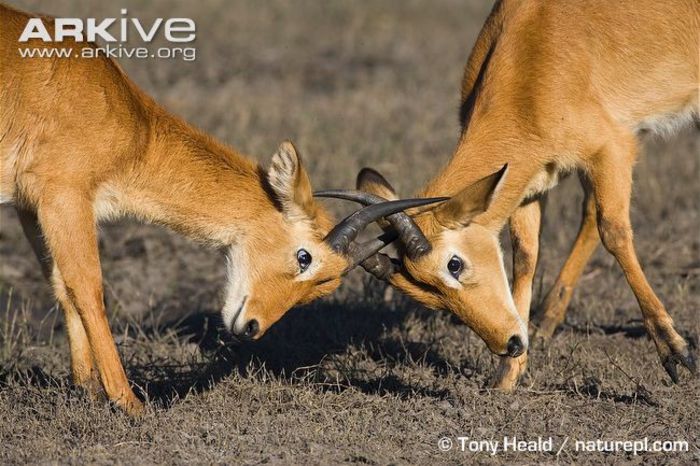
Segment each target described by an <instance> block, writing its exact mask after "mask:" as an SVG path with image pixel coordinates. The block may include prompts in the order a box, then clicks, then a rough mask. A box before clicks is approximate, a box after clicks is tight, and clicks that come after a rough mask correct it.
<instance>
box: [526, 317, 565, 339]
mask: <svg viewBox="0 0 700 466" xmlns="http://www.w3.org/2000/svg"><path fill="white" fill-rule="evenodd" d="M558 326H559V322H557V321H555V320H554V319H550V318H548V317H543V318H542V319H540V320H539V321H538V322H535V324H534V325H533V326H532V339H533V340H539V341H540V342H542V343H548V342H549V341H550V340H551V339H552V336H553V335H554V331H555V330H556V329H557V327H558Z"/></svg>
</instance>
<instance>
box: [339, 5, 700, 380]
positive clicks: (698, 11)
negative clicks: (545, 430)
mask: <svg viewBox="0 0 700 466" xmlns="http://www.w3.org/2000/svg"><path fill="white" fill-rule="evenodd" d="M699 37H700V3H699V2H698V1H697V0H667V1H663V2H657V1H655V0H620V1H615V2H610V1H606V0H575V1H574V0H572V1H534V0H522V1H515V0H504V1H500V2H497V3H496V5H495V7H494V8H493V11H492V12H491V14H490V16H489V18H488V19H487V21H486V24H485V25H484V27H483V29H482V31H481V33H480V35H479V37H478V40H477V42H476V45H475V46H474V50H473V51H472V53H471V56H470V57H469V60H468V62H467V65H466V69H465V72H464V78H463V82H462V100H461V111H460V121H461V124H462V134H461V137H460V139H459V143H458V145H457V148H456V149H455V151H454V155H453V156H452V159H451V160H450V161H449V163H448V164H447V166H446V167H445V168H443V169H442V171H440V172H439V174H438V175H437V176H436V177H435V178H433V179H432V180H431V181H430V182H429V183H428V185H427V186H426V187H425V188H424V189H423V190H422V191H421V195H422V196H433V195H436V194H440V195H450V196H452V199H451V200H450V201H448V202H447V203H445V204H443V205H441V206H439V207H438V208H437V209H435V210H433V211H431V212H429V213H427V214H425V215H421V216H419V217H416V218H415V222H414V221H413V220H411V219H410V218H407V216H406V215H405V214H398V215H394V216H393V217H389V220H391V223H392V224H393V228H394V229H395V230H397V231H398V233H399V234H400V238H401V240H402V242H403V247H402V249H401V250H400V252H401V260H400V261H392V260H389V258H388V257H386V256H385V255H376V256H374V257H373V258H371V259H370V260H368V261H366V262H365V264H364V265H365V267H366V268H367V269H368V270H369V271H371V272H373V273H374V274H375V275H377V276H379V277H383V278H385V279H387V280H389V281H390V282H391V283H392V284H393V285H394V286H396V287H398V288H399V289H401V290H403V291H404V292H406V293H408V294H409V295H410V296H412V297H414V298H415V299H417V300H418V301H420V302H421V303H423V304H425V305H426V306H428V307H431V308H442V309H449V310H451V311H453V312H455V313H456V314H457V315H459V316H460V317H461V318H462V319H463V320H464V321H465V322H466V323H467V324H468V325H469V326H470V327H471V328H473V329H474V330H475V331H476V332H477V333H478V334H479V335H480V336H481V337H482V338H483V339H484V340H485V341H486V343H487V345H488V346H489V348H490V349H491V350H492V351H494V352H496V353H498V354H504V353H508V354H510V355H511V356H517V357H516V358H503V359H502V361H501V367H500V368H499V373H498V374H497V376H496V379H495V385H496V386H497V387H500V388H504V389H512V388H513V387H514V385H515V384H516V383H517V380H518V378H519V376H520V375H521V374H522V372H523V371H524V369H525V366H526V361H527V359H526V358H527V354H526V353H525V352H524V350H525V349H526V348H527V339H526V337H525V330H524V329H519V325H520V322H521V321H524V322H527V320H528V317H529V312H530V301H531V296H532V281H533V277H534V273H535V266H536V262H537V255H538V248H539V229H540V221H541V207H540V203H539V202H538V200H539V198H540V197H541V195H542V194H543V193H545V192H547V191H548V190H550V189H551V188H552V187H554V186H555V185H556V184H557V181H558V179H559V178H560V177H561V176H563V175H565V174H567V173H570V172H577V173H578V175H579V176H580V178H581V181H582V184H583V187H584V189H585V193H586V200H585V202H584V214H583V223H582V225H581V229H580V232H579V236H578V238H577V239H576V242H575V244H574V247H573V249H572V251H571V254H570V256H569V259H568V260H567V261H566V264H565V265H564V267H563V269H562V271H561V273H560V275H559V278H558V279H557V281H556V283H555V285H554V287H553V289H552V291H551V292H550V293H549V296H548V298H547V299H546V305H545V310H544V317H543V319H542V321H541V323H540V331H541V332H542V333H543V334H544V335H545V336H549V335H551V334H552V331H553V330H554V328H555V327H556V325H557V324H558V323H560V322H561V321H562V320H563V316H564V311H565V309H566V306H567V304H568V302H569V299H570V297H571V292H572V290H573V287H574V285H575V283H576V281H577V279H578V277H579V276H580V275H581V272H582V270H583V268H584V266H585V264H586V262H587V261H588V259H589V257H590V256H591V254H592V252H593V250H594V249H595V248H596V245H597V244H598V241H599V239H598V238H599V237H600V238H601V239H602V242H603V244H604V246H605V248H606V249H607V250H608V251H609V252H610V253H611V254H612V255H613V256H614V257H615V258H616V259H617V262H618V263H619V265H620V267H621V268H622V270H623V272H624V274H625V277H626V279H627V282H628V283H629V285H630V287H631V288H632V290H633V292H634V294H635V296H636V297H637V300H638V302H639V306H640V308H641V311H642V314H643V316H644V325H645V327H646V329H647V331H648V333H649V335H650V336H651V338H652V339H653V340H654V343H655V344H656V349H657V351H658V354H659V356H660V358H661V362H662V364H663V366H664V368H665V369H666V371H667V372H668V374H669V375H670V377H671V378H672V379H673V380H674V381H677V379H678V375H677V371H676V366H677V365H678V364H682V365H684V366H685V367H687V368H688V369H689V370H691V371H693V372H694V371H695V363H694V360H693V358H692V356H691V354H690V352H689V350H688V345H687V344H686V342H685V340H684V339H683V338H682V337H681V336H680V335H679V334H678V333H677V332H676V330H675V328H674V326H673V320H672V319H671V317H670V316H669V314H668V312H666V309H665V308H664V306H663V304H662V303H661V301H660V300H659V299H658V298H657V296H656V294H655V293H654V291H653V290H652V288H651V286H650V285H649V282H648V280H647V279H646V277H645V275H644V272H643V271H642V267H641V266H640V264H639V260H638V258H637V255H636V253H635V249H634V243H633V236H632V227H631V225H630V215H629V207H630V193H631V189H632V167H633V165H634V162H635V160H636V158H637V154H638V141H637V137H636V135H637V133H639V132H640V131H643V130H650V131H655V132H662V133H666V132H668V131H669V130H672V129H675V128H676V127H678V126H681V125H682V124H683V123H685V122H690V121H692V120H693V119H694V118H697V116H698V112H699V108H698V107H699V104H698V87H699V82H698V55H699V43H698V38H699ZM504 166H507V168H506V169H505V170H502V169H501V168H502V167H504ZM358 188H359V189H360V190H362V191H366V192H368V193H373V194H375V195H377V196H380V198H381V200H384V199H393V198H395V197H396V194H395V192H394V190H393V189H392V188H391V186H390V185H389V183H387V182H386V180H384V179H383V178H382V177H381V175H379V174H378V173H376V172H373V171H371V170H364V171H363V172H361V173H360V175H359V177H358ZM325 195H331V196H335V197H341V198H346V199H353V200H357V201H360V202H364V203H371V202H375V201H376V200H378V199H379V198H376V197H371V196H369V197H368V195H366V194H362V193H351V192H350V193H349V192H345V193H343V192H327V193H325ZM506 222H509V226H510V234H511V238H512V243H513V259H514V260H513V269H514V278H513V293H512V295H513V299H512V300H511V297H510V293H509V292H508V288H507V283H506V278H505V274H504V267H503V259H502V255H501V250H500V246H499V242H498V234H499V232H500V231H501V229H502V228H503V227H504V225H505V224H506ZM515 309H517V313H518V314H519V315H520V319H521V320H519V319H517V318H515V317H514V316H513V314H514V312H515ZM519 330H520V331H519ZM518 336H520V340H517V337H518ZM509 348H510V349H509ZM520 353H522V354H520Z"/></svg>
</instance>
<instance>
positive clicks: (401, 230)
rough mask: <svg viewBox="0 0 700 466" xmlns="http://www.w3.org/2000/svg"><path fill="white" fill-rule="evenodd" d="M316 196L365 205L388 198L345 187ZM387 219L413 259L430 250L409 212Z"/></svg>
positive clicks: (318, 192) (384, 200) (399, 213)
mask: <svg viewBox="0 0 700 466" xmlns="http://www.w3.org/2000/svg"><path fill="white" fill-rule="evenodd" d="M314 196H316V197H331V198H336V199H344V200H346V201H354V202H358V203H360V204H363V205H373V204H378V203H381V202H386V199H384V198H383V197H380V196H377V195H375V194H371V193H366V192H363V191H353V190H345V189H328V190H325V191H317V192H315V193H314ZM386 219H387V220H388V221H389V223H391V226H393V227H394V229H395V230H396V231H397V232H398V234H399V238H400V239H401V242H402V243H403V245H404V247H405V249H406V255H407V256H408V257H409V258H410V259H411V260H416V259H418V258H419V257H421V256H423V255H425V254H427V253H429V252H430V249H431V246H430V243H429V242H428V239H427V238H426V237H425V235H424V234H423V232H422V231H421V229H420V228H419V227H418V225H416V222H414V221H413V219H412V218H411V217H410V216H409V215H408V214H406V213H404V212H398V213H395V214H392V215H389V216H387V217H386Z"/></svg>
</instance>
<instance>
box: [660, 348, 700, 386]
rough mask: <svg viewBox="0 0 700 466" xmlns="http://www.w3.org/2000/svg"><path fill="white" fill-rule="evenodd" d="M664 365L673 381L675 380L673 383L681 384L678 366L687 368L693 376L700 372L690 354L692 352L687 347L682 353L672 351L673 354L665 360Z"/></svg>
mask: <svg viewBox="0 0 700 466" xmlns="http://www.w3.org/2000/svg"><path fill="white" fill-rule="evenodd" d="M662 364H663V366H664V369H666V372H668V375H669V376H670V377H671V380H673V383H678V382H679V377H678V371H677V370H676V366H678V364H681V365H683V366H685V367H686V368H687V369H688V370H689V371H690V373H691V374H694V375H695V374H697V371H698V369H697V365H696V363H695V358H694V357H693V355H692V354H690V350H689V349H688V348H687V347H686V348H684V349H683V350H682V351H680V352H677V351H676V350H672V353H671V354H669V355H668V356H666V357H665V358H663V362H662Z"/></svg>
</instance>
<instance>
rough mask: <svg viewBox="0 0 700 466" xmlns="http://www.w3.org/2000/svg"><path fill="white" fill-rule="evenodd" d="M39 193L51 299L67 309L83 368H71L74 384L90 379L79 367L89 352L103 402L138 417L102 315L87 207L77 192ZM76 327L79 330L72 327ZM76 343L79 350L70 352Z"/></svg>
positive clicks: (99, 274) (99, 279)
mask: <svg viewBox="0 0 700 466" xmlns="http://www.w3.org/2000/svg"><path fill="white" fill-rule="evenodd" d="M44 192H49V193H51V195H50V196H45V197H44V198H43V199H41V200H40V202H39V205H38V212H37V213H38V218H39V222H40V224H41V227H42V230H43V232H44V236H45V238H46V242H47V244H48V247H49V250H50V252H51V255H52V256H53V258H54V271H53V276H54V285H55V286H57V289H56V294H57V295H58V296H59V297H63V298H64V299H63V300H65V301H66V304H67V306H66V308H65V309H64V311H66V312H67V313H66V317H67V320H66V323H67V325H68V331H69V335H70V339H71V355H72V357H73V363H75V362H76V361H83V362H84V363H85V364H83V365H81V366H80V367H73V370H74V376H77V377H78V379H81V378H83V377H85V379H89V378H90V377H91V376H92V374H91V370H92V368H91V364H90V363H89V361H85V359H87V357H86V356H87V351H90V353H91V355H92V360H94V362H95V365H96V366H97V370H98V372H99V376H100V380H101V382H102V386H103V387H104V389H105V392H106V393H107V396H108V397H109V399H110V400H111V401H112V402H113V403H115V404H116V405H117V406H119V407H120V408H122V409H124V410H125V411H126V412H127V413H129V414H131V415H137V414H139V413H140V412H141V411H142V409H143V404H142V403H141V401H140V400H139V399H138V398H137V397H136V395H134V393H133V391H132V390H131V388H130V387H129V382H128V380H127V378H126V374H125V372H124V368H123V367H122V364H121V361H120V360H119V354H118V353H117V348H116V346H115V344H114V339H113V337H112V333H111V331H110V329H109V322H108V321H107V314H106V312H105V307H104V299H103V290H102V272H101V270H100V260H99V254H98V249H97V232H96V227H95V221H94V215H93V212H92V204H91V202H90V201H89V200H88V199H85V198H84V196H83V194H82V192H77V191H72V190H61V191H58V192H57V191H54V190H51V189H45V190H44ZM60 285H63V286H62V287H61V286H60ZM73 311H75V312H76V313H77V316H79V318H80V321H78V320H77V319H75V318H69V317H71V316H72V317H75V316H74V315H73V314H71V312H73ZM80 322H82V329H81V328H80V325H78V324H79V323H80ZM83 329H84V330H83ZM82 331H84V333H85V335H87V340H86V339H85V338H74V336H77V337H80V335H81V332H82ZM76 332H78V334H76ZM76 341H77V342H81V343H82V345H80V347H75V345H74V343H75V342H76ZM86 346H89V349H88V347H86ZM76 356H77V357H76ZM76 370H77V373H76ZM79 382H80V380H79Z"/></svg>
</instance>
